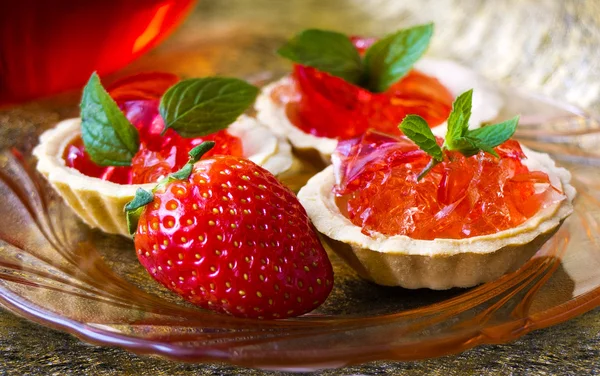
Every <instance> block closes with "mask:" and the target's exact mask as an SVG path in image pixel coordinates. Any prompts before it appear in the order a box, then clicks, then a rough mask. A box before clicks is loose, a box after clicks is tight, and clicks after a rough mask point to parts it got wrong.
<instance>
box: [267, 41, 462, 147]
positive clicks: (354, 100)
mask: <svg viewBox="0 0 600 376" xmlns="http://www.w3.org/2000/svg"><path fill="white" fill-rule="evenodd" d="M352 40H353V42H354V45H355V46H356V47H357V49H358V50H359V52H361V53H362V52H364V51H365V49H366V48H368V47H369V46H370V45H371V44H372V43H373V40H372V39H361V38H353V39H352ZM272 97H273V100H274V101H276V102H278V103H284V104H286V114H287V116H288V118H289V119H290V121H291V122H292V123H293V124H294V125H295V126H297V127H298V128H300V129H302V130H303V131H304V132H306V133H310V134H313V135H315V136H318V137H329V138H338V139H342V140H345V139H348V138H352V137H355V136H357V135H360V134H362V133H364V132H365V131H366V130H367V129H370V128H371V129H376V130H379V131H381V132H385V133H389V134H396V135H400V134H401V132H400V130H399V129H398V124H400V122H401V121H402V119H404V117H405V116H406V115H409V114H416V115H420V116H421V117H423V118H424V119H425V120H426V121H427V123H428V124H429V125H430V126H431V127H435V126H437V125H439V124H441V123H443V122H444V121H445V120H446V119H447V118H448V115H449V114H450V111H451V110H452V101H453V100H454V98H453V96H452V94H451V93H450V92H449V91H448V89H446V88H445V87H444V86H443V85H442V84H441V83H440V82H439V81H438V80H437V79H435V78H433V77H429V76H427V75H425V74H423V73H420V72H418V71H415V70H412V71H410V72H409V73H408V74H407V75H406V76H405V77H403V78H402V79H401V80H400V81H398V82H397V83H396V84H394V85H392V87H390V88H389V89H388V90H387V91H386V92H384V93H372V92H370V91H368V90H366V89H363V88H361V87H359V86H356V85H353V84H350V83H348V82H346V81H344V80H343V79H341V78H339V77H334V76H331V75H330V74H328V73H324V72H320V71H318V70H316V69H314V68H311V67H306V66H301V65H295V66H294V70H293V73H292V84H290V85H289V86H285V87H280V88H278V90H275V91H273V94H272Z"/></svg>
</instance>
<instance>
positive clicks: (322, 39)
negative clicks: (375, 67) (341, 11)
mask: <svg viewBox="0 0 600 376" xmlns="http://www.w3.org/2000/svg"><path fill="white" fill-rule="evenodd" d="M277 53H278V54H279V55H280V56H282V57H284V58H286V59H289V60H291V61H293V62H295V63H298V64H301V65H307V66H310V67H313V68H315V69H318V70H320V71H323V72H327V73H329V74H331V75H333V76H336V77H340V78H342V79H344V80H346V81H347V82H350V83H353V84H358V83H359V82H360V80H361V78H362V76H363V72H364V69H363V64H362V61H361V58H360V54H359V53H358V51H357V50H356V48H355V47H354V45H353V44H352V42H351V41H350V39H349V38H348V37H347V36H346V35H344V34H341V33H336V32H333V31H326V30H317V29H309V30H304V31H302V32H300V33H299V34H297V35H296V36H294V37H293V38H292V39H290V40H289V41H288V42H287V43H286V44H284V45H283V46H282V47H281V48H279V49H278V50H277Z"/></svg>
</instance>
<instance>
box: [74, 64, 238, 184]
mask: <svg viewBox="0 0 600 376" xmlns="http://www.w3.org/2000/svg"><path fill="white" fill-rule="evenodd" d="M178 80H179V78H178V77H177V76H175V75H171V74H168V73H160V72H156V73H144V74H140V75H137V76H131V77H127V78H124V79H122V80H120V81H118V82H116V83H115V84H114V85H112V86H111V87H109V88H108V91H109V93H110V94H111V96H112V97H113V99H114V100H115V101H116V102H117V104H118V105H119V107H120V108H121V110H122V111H123V113H124V114H125V116H126V117H127V119H128V120H129V121H130V122H131V123H132V124H133V125H134V126H135V127H136V128H137V130H138V132H139V137H140V148H139V151H138V152H137V153H136V155H135V156H134V157H133V159H132V162H131V166H124V167H114V166H107V167H105V166H98V165H96V164H95V163H94V162H93V161H92V160H91V159H90V157H89V155H88V154H87V153H86V152H85V148H84V145H83V142H82V141H81V139H80V138H76V139H75V140H74V141H73V142H71V143H70V144H69V145H68V146H67V148H66V149H65V152H64V159H65V163H66V165H67V166H69V167H72V168H75V169H77V170H78V171H80V172H81V173H83V174H85V175H87V176H92V177H96V178H100V179H103V180H107V181H111V182H113V183H118V184H144V183H152V182H156V181H157V180H158V179H159V178H161V177H163V176H166V175H167V174H169V173H171V172H174V171H177V170H178V169H179V168H181V167H182V166H183V165H184V164H185V163H186V162H187V161H188V158H189V157H188V152H189V151H190V150H191V149H192V148H194V147H195V146H197V145H199V144H201V143H202V142H204V141H215V142H216V146H215V147H214V148H213V149H212V150H210V151H209V152H208V153H206V154H205V156H207V157H208V156H211V155H216V154H224V155H234V156H242V155H243V149H242V142H241V140H240V139H239V138H238V137H236V136H233V135H231V134H230V133H228V132H227V130H221V131H218V132H215V133H213V134H210V135H207V136H203V137H196V138H184V137H181V136H179V135H178V134H177V133H176V132H175V131H173V130H172V129H168V130H167V131H166V132H165V134H164V135H161V132H162V131H163V129H164V122H163V119H162V117H161V116H160V113H159V111H158V106H159V99H160V97H161V96H162V94H163V93H164V92H165V91H166V90H167V88H169V87H170V86H172V85H173V84H175V83H176V82H177V81H178Z"/></svg>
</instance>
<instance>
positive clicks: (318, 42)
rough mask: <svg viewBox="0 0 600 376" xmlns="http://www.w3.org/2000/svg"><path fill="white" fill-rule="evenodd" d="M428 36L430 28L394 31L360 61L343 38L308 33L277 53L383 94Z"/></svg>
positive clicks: (405, 70) (403, 72) (417, 54)
mask: <svg viewBox="0 0 600 376" xmlns="http://www.w3.org/2000/svg"><path fill="white" fill-rule="evenodd" d="M432 34H433V24H426V25H420V26H415V27H411V28H408V29H403V30H399V31H396V32H395V33H392V34H390V35H387V36H385V37H384V38H382V39H381V40H379V41H377V42H376V43H374V44H373V45H372V46H371V47H370V48H368V49H367V51H366V52H365V57H364V59H362V58H361V57H360V55H359V53H358V51H357V50H356V48H355V47H354V45H353V44H352V42H351V41H350V38H348V37H347V36H346V35H344V34H340V33H337V32H333V31H326V30H318V29H309V30H305V31H302V32H300V33H298V34H297V35H296V36H294V37H293V38H292V39H290V40H289V41H288V42H287V43H286V44H284V45H283V46H282V47H281V48H280V49H279V50H278V51H277V53H278V54H279V55H280V56H282V57H284V58H286V59H289V60H291V61H293V62H295V63H297V64H301V65H306V66H310V67H313V68H315V69H318V70H320V71H323V72H326V73H329V74H331V75H333V76H336V77H340V78H342V79H344V80H346V81H347V82H350V83H352V84H355V85H359V86H361V87H363V88H365V89H367V90H370V91H372V92H384V91H386V90H387V89H389V87H390V86H391V85H393V84H394V83H396V82H398V80H400V79H401V78H402V77H404V76H405V75H406V73H408V71H409V70H410V69H411V68H412V66H413V65H414V64H415V62H417V60H419V58H421V56H422V55H423V54H424V53H425V51H426V50H427V47H428V46H429V42H430V40H431V36H432Z"/></svg>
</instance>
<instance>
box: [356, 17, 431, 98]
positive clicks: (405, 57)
mask: <svg viewBox="0 0 600 376" xmlns="http://www.w3.org/2000/svg"><path fill="white" fill-rule="evenodd" d="M432 34H433V24H426V25H420V26H415V27H411V28H410V29H404V30H400V31H397V32H396V33H394V34H391V35H388V36H386V37H385V38H383V39H381V40H379V41H377V42H375V44H373V45H372V46H371V47H370V48H369V49H368V50H367V52H366V54H365V62H364V63H365V67H366V74H367V84H366V87H367V88H368V89H369V90H371V91H373V92H383V91H386V90H387V89H388V88H389V87H390V86H391V85H393V84H394V83H396V82H398V80H400V79H401V78H402V77H404V75H405V74H406V73H408V71H409V70H410V69H411V68H412V66H413V64H414V63H415V62H416V61H417V60H419V58H420V57H421V56H422V55H423V54H424V53H425V51H426V50H427V47H428V46H429V41H430V40H431V36H432Z"/></svg>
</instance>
